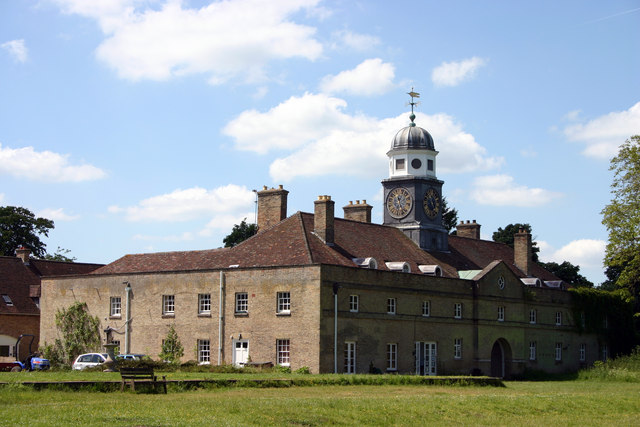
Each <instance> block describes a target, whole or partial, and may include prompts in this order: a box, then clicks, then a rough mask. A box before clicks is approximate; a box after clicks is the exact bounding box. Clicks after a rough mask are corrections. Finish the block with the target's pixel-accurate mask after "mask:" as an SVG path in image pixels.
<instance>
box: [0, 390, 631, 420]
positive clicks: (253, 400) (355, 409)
mask: <svg viewBox="0 0 640 427" xmlns="http://www.w3.org/2000/svg"><path fill="white" fill-rule="evenodd" d="M0 380H2V379H1V378H0ZM0 414H2V416H1V417H0V425H7V426H9V425H30V426H33V425H42V426H45V425H46V426H50V425H116V426H120V425H122V426H142V425H144V426H173V425H232V426H235V425H237V426H240V425H242V426H244V425H262V426H267V425H308V426H313V425H324V424H335V425H376V426H377V425H554V426H555V425H640V383H637V382H618V381H602V380H589V381H584V380H574V381H544V382H507V383H506V387H474V386H471V387H460V386H448V387H441V386H395V385H385V386H369V385H366V386H316V387H291V388H266V389H257V388H219V389H210V390H200V391H187V392H179V393H171V392H170V393H169V394H166V395H165V394H134V393H130V392H126V393H120V392H114V393H95V392H71V391H34V390H32V389H30V388H28V387H25V386H21V385H11V386H5V387H2V388H0Z"/></svg>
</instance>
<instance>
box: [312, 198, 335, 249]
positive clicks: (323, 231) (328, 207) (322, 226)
mask: <svg viewBox="0 0 640 427" xmlns="http://www.w3.org/2000/svg"><path fill="white" fill-rule="evenodd" d="M313 203H314V213H315V215H314V223H313V229H314V232H315V233H316V235H317V236H318V237H320V238H321V239H322V240H323V241H324V242H325V243H326V244H327V245H333V243H334V240H333V239H334V205H335V202H334V201H333V200H331V196H318V200H316V201H315V202H313Z"/></svg>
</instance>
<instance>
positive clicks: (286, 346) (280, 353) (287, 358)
mask: <svg viewBox="0 0 640 427" xmlns="http://www.w3.org/2000/svg"><path fill="white" fill-rule="evenodd" d="M276 360H277V362H278V365H280V366H290V365H291V340H290V339H288V338H287V339H279V340H276Z"/></svg>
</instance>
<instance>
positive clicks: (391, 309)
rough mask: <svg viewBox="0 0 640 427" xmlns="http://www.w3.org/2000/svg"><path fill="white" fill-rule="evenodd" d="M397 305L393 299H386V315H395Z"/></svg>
mask: <svg viewBox="0 0 640 427" xmlns="http://www.w3.org/2000/svg"><path fill="white" fill-rule="evenodd" d="M397 303H398V301H397V300H396V299H395V298H387V314H396V308H397Z"/></svg>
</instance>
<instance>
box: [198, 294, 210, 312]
mask: <svg viewBox="0 0 640 427" xmlns="http://www.w3.org/2000/svg"><path fill="white" fill-rule="evenodd" d="M198 314H211V294H198Z"/></svg>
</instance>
